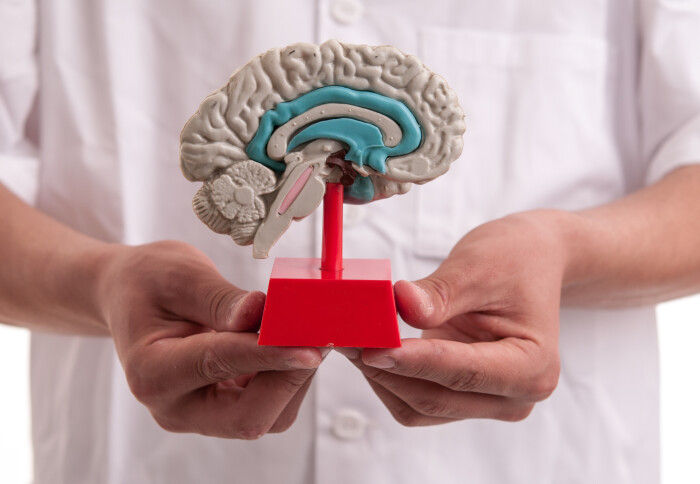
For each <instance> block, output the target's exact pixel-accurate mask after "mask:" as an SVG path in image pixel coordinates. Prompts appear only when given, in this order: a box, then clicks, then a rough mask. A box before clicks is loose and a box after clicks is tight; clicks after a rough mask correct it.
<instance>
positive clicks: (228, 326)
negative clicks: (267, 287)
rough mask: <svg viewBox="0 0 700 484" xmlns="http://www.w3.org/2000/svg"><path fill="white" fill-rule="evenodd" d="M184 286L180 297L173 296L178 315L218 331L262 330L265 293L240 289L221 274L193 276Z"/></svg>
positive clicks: (174, 309)
mask: <svg viewBox="0 0 700 484" xmlns="http://www.w3.org/2000/svg"><path fill="white" fill-rule="evenodd" d="M212 276H213V277H212ZM183 289H184V291H183V293H182V294H180V296H179V297H177V296H175V295H173V296H175V297H171V298H169V299H170V300H171V301H172V304H173V307H172V312H174V313H175V315H177V316H180V317H183V318H186V319H188V320H190V321H193V322H196V323H199V324H201V325H203V326H207V327H209V328H211V329H213V330H215V331H257V330H258V328H259V326H260V321H261V320H262V313H263V309H264V307H265V294H264V293H262V292H260V291H254V292H248V291H244V290H242V289H239V288H238V287H236V286H234V285H233V284H231V283H229V282H228V281H227V280H226V279H224V278H223V277H222V276H221V275H220V274H215V275H213V274H212V275H211V276H210V277H204V278H203V279H202V280H198V281H197V280H194V278H191V279H190V281H189V284H188V285H187V286H186V287H185V288H183ZM166 309H169V308H166Z"/></svg>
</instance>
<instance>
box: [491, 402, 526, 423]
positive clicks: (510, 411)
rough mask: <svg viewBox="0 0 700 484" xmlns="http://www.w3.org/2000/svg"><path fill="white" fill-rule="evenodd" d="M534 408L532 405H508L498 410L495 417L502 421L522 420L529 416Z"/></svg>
mask: <svg viewBox="0 0 700 484" xmlns="http://www.w3.org/2000/svg"><path fill="white" fill-rule="evenodd" d="M534 408H535V406H534V405H526V406H522V405H519V406H508V407H506V408H504V409H502V410H501V411H500V412H499V414H498V415H497V416H496V419H497V420H502V421H504V422H522V421H523V420H525V419H526V418H527V417H528V416H530V414H531V413H532V410H533V409H534Z"/></svg>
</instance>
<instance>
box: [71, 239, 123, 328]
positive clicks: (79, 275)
mask: <svg viewBox="0 0 700 484" xmlns="http://www.w3.org/2000/svg"><path fill="white" fill-rule="evenodd" d="M125 249H127V247H126V246H123V245H120V244H112V243H105V242H97V241H91V243H90V244H89V245H88V246H86V247H84V248H83V250H81V251H79V252H77V253H76V254H75V257H76V260H75V261H74V262H73V263H74V264H75V265H74V267H75V268H76V271H75V276H74V277H75V280H74V284H75V286H76V288H78V289H77V290H78V291H80V293H81V294H82V295H83V297H82V302H83V307H82V308H81V310H82V312H83V313H84V314H85V315H86V317H87V319H88V320H89V321H90V322H91V323H92V325H94V327H95V330H96V331H97V332H98V333H99V334H109V333H110V328H109V325H108V316H107V308H108V305H107V301H108V297H109V293H110V292H111V290H110V283H111V280H112V278H113V273H114V270H113V269H114V267H115V265H116V263H117V260H118V258H119V256H120V254H121V253H122V252H123V251H124V250H125Z"/></svg>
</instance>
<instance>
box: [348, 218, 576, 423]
mask: <svg viewBox="0 0 700 484" xmlns="http://www.w3.org/2000/svg"><path fill="white" fill-rule="evenodd" d="M556 217H557V215H556V212H529V213H525V214H520V215H517V216H510V217H507V218H504V219H500V220H496V221H494V222H491V223H488V224H485V225H483V226H481V227H478V228H477V229H475V230H474V231H472V232H470V233H469V234H467V235H466V236H465V237H464V238H463V239H462V240H461V241H460V242H459V243H458V244H457V245H456V246H455V247H454V249H453V250H452V252H451V253H450V254H449V256H448V257H447V259H446V260H445V261H444V262H443V263H442V265H440V267H439V268H438V269H437V270H436V271H435V272H434V273H433V274H431V275H430V276H428V277H426V278H425V279H422V280H420V281H416V282H415V283H411V282H407V281H399V282H397V283H396V285H395V292H396V302H397V306H398V310H399V313H400V314H401V316H402V317H403V319H404V320H405V321H406V322H407V323H409V324H411V325H413V326H415V327H418V328H421V329H423V330H424V331H423V334H422V338H419V339H405V340H403V342H402V343H403V347H401V348H396V349H390V350H387V349H365V350H364V351H362V353H361V358H359V356H360V353H359V352H358V351H357V350H355V351H354V352H353V350H352V349H342V350H341V352H343V353H344V354H345V355H346V356H348V357H349V358H350V359H351V360H352V361H353V362H354V363H355V364H356V365H357V366H358V367H359V368H360V369H361V370H362V372H363V373H364V375H365V377H366V378H367V380H368V381H369V383H370V385H371V386H372V388H373V389H374V391H375V392H376V394H377V395H378V396H379V398H381V400H382V401H383V402H384V404H385V405H386V406H387V407H388V409H389V411H390V412H391V413H392V415H393V416H394V417H395V418H396V419H397V420H398V421H399V422H401V423H402V424H404V425H409V426H414V425H433V424H439V423H444V422H450V421H454V420H461V419H466V418H493V419H498V420H506V421H517V420H521V419H524V418H525V417H526V416H527V415H529V413H530V412H531V411H532V409H533V407H534V405H535V403H536V402H538V401H540V400H543V399H544V398H546V397H548V396H549V395H550V394H551V393H552V391H553V390H554V388H555V387H556V384H557V380H558V376H559V355H558V326H559V321H558V313H559V300H560V292H561V286H562V278H563V275H564V268H565V260H566V254H565V252H564V250H563V248H562V244H561V243H560V242H559V238H558V236H557V234H556V231H555V230H554V229H553V228H552V227H553V225H552V224H550V222H555V219H556ZM353 353H354V354H353ZM353 357H354V359H353Z"/></svg>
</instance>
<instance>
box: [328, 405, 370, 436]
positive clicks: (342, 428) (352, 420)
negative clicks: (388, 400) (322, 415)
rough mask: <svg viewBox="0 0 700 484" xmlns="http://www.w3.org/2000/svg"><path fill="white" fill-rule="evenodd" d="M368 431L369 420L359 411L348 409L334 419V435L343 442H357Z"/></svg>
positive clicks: (340, 412)
mask: <svg viewBox="0 0 700 484" xmlns="http://www.w3.org/2000/svg"><path fill="white" fill-rule="evenodd" d="M366 429H367V419H366V418H365V417H364V415H362V414H361V413H360V412H358V411H357V410H353V409H350V408H346V409H343V410H341V411H339V412H338V413H337V414H336V415H335V417H333V426H332V431H333V435H335V436H336V437H337V438H339V439H341V440H357V439H359V438H361V437H362V436H363V435H364V434H365V431H366Z"/></svg>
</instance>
